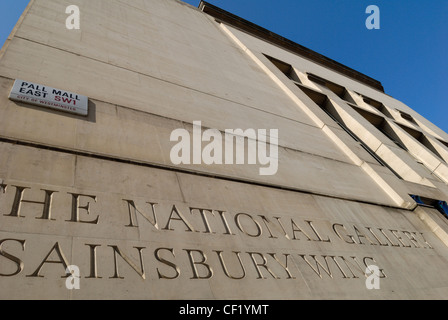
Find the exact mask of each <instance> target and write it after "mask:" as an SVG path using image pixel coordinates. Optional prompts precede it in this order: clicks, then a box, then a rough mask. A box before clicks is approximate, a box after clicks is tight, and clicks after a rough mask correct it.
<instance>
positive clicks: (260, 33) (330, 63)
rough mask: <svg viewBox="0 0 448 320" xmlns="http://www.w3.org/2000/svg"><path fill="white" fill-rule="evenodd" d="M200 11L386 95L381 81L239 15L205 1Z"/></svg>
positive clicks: (202, 0)
mask: <svg viewBox="0 0 448 320" xmlns="http://www.w3.org/2000/svg"><path fill="white" fill-rule="evenodd" d="M199 9H200V10H201V11H202V12H204V13H206V14H208V15H210V16H212V17H214V18H215V19H217V20H219V21H221V22H224V23H227V24H229V25H231V26H234V27H236V28H238V29H241V30H242V31H245V32H247V33H250V34H252V35H255V36H257V37H259V38H262V39H264V40H266V41H268V42H271V43H273V44H275V45H278V46H280V47H282V48H284V49H287V50H289V51H292V52H294V53H296V54H298V55H300V56H302V57H304V58H307V59H309V60H311V61H314V62H316V63H319V64H321V65H323V66H325V67H327V68H329V69H331V70H334V71H336V72H339V73H341V74H343V75H345V76H347V77H349V78H352V79H354V80H356V81H359V82H361V83H364V84H366V85H368V86H369V87H372V88H374V89H376V90H379V91H381V92H383V93H384V87H383V85H382V84H381V82H380V81H378V80H375V79H373V78H371V77H369V76H367V75H365V74H363V73H361V72H359V71H356V70H354V69H352V68H350V67H347V66H345V65H343V64H341V63H339V62H337V61H335V60H332V59H330V58H328V57H326V56H324V55H322V54H320V53H317V52H315V51H313V50H311V49H308V48H306V47H304V46H302V45H300V44H298V43H296V42H294V41H291V40H289V39H286V38H284V37H282V36H280V35H278V34H276V33H274V32H271V31H269V30H267V29H265V28H263V27H260V26H259V25H257V24H254V23H252V22H250V21H248V20H245V19H243V18H241V17H238V16H237V15H234V14H232V13H230V12H228V11H225V10H223V9H221V8H219V7H217V6H214V5H212V4H210V3H208V2H206V1H204V0H201V2H200V4H199Z"/></svg>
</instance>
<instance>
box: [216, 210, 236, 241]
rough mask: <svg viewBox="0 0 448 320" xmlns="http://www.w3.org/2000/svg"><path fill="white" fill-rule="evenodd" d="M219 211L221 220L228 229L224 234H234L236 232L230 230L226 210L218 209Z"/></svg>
mask: <svg viewBox="0 0 448 320" xmlns="http://www.w3.org/2000/svg"><path fill="white" fill-rule="evenodd" d="M217 212H218V214H219V216H220V217H221V221H222V223H223V225H224V228H225V229H226V232H225V233H224V234H226V235H230V236H234V235H235V234H234V233H233V232H232V230H230V227H229V223H228V222H227V219H226V217H225V215H224V213H225V211H219V210H217Z"/></svg>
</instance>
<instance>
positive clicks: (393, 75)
mask: <svg viewBox="0 0 448 320" xmlns="http://www.w3.org/2000/svg"><path fill="white" fill-rule="evenodd" d="M92 1H94V0H92ZM161 1H162V0H161ZM163 1H165V0H163ZM185 2H188V3H190V4H192V5H194V6H197V5H198V4H199V0H185ZM209 2H210V3H212V4H214V5H217V6H219V7H221V8H223V9H224V10H227V11H230V12H231V13H233V14H236V15H238V16H240V17H242V18H244V19H247V20H249V21H251V22H253V23H256V24H258V25H260V26H262V27H264V28H266V29H269V30H271V31H273V32H275V33H278V34H280V35H281V36H283V37H286V38H288V39H290V40H292V41H295V42H297V43H299V44H301V45H303V46H305V47H308V48H310V49H312V50H314V51H317V52H319V53H321V54H323V55H326V56H327V57H329V58H331V59H333V60H336V61H338V62H340V63H342V64H345V65H347V66H349V67H350V68H353V69H355V70H358V71H360V72H362V73H365V74H366V75H368V76H370V77H372V78H374V79H377V80H379V81H381V82H382V84H383V86H384V88H385V91H386V93H387V94H389V95H391V96H393V97H394V98H396V99H398V100H401V101H403V102H404V103H405V104H407V105H408V106H410V107H411V108H413V109H414V110H416V111H417V112H419V113H420V114H422V115H423V116H424V117H426V118H427V119H428V120H430V121H431V122H433V123H434V124H436V125H437V126H438V127H440V128H441V129H443V130H444V131H445V132H448V121H447V120H448V117H447V116H446V109H447V107H448V102H447V99H446V97H445V94H446V93H447V91H448V90H447V89H448V24H447V22H446V20H448V1H447V0H431V1H423V0H369V1H366V0H312V1H309V0H307V1H304V0H276V1H272V0H269V1H268V0H209ZM27 3H28V0H3V1H1V2H0V43H3V42H4V41H5V39H6V38H7V36H8V34H9V33H10V31H11V30H12V28H13V27H14V25H15V23H16V22H17V20H18V18H19V17H20V14H21V13H22V11H23V10H24V8H25V7H26V5H27ZM372 4H373V5H377V6H378V7H379V8H380V10H381V16H380V17H381V29H380V30H368V29H367V28H366V27H365V21H366V19H367V17H368V15H367V14H366V13H365V11H366V8H367V6H369V5H372Z"/></svg>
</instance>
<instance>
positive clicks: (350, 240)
mask: <svg viewBox="0 0 448 320" xmlns="http://www.w3.org/2000/svg"><path fill="white" fill-rule="evenodd" d="M339 229H343V230H344V233H343V235H342V234H341V233H340V232H339V231H338V230H339ZM333 231H334V233H336V235H337V236H338V237H339V238H340V239H341V240H342V241H344V242H346V243H348V244H356V242H355V238H353V236H352V235H349V234H348V233H347V229H346V228H345V226H344V225H343V224H339V223H335V224H333ZM344 236H345V237H344Z"/></svg>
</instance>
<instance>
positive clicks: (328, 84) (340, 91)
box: [307, 73, 355, 103]
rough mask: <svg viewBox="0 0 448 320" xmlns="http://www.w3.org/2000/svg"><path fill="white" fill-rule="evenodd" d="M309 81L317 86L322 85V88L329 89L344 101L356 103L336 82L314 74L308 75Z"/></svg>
mask: <svg viewBox="0 0 448 320" xmlns="http://www.w3.org/2000/svg"><path fill="white" fill-rule="evenodd" d="M307 75H308V79H309V80H310V81H313V82H315V83H317V84H320V85H322V86H325V87H327V88H328V89H330V90H331V91H333V92H334V93H335V94H336V95H337V96H338V97H339V98H341V99H342V100H345V101H347V102H350V103H355V101H353V99H352V98H351V97H350V95H349V94H348V92H347V90H346V89H345V88H344V87H343V86H340V85H338V84H336V83H334V82H331V81H329V80H327V79H324V78H321V77H319V76H316V75H314V74H312V73H308V74H307Z"/></svg>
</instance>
